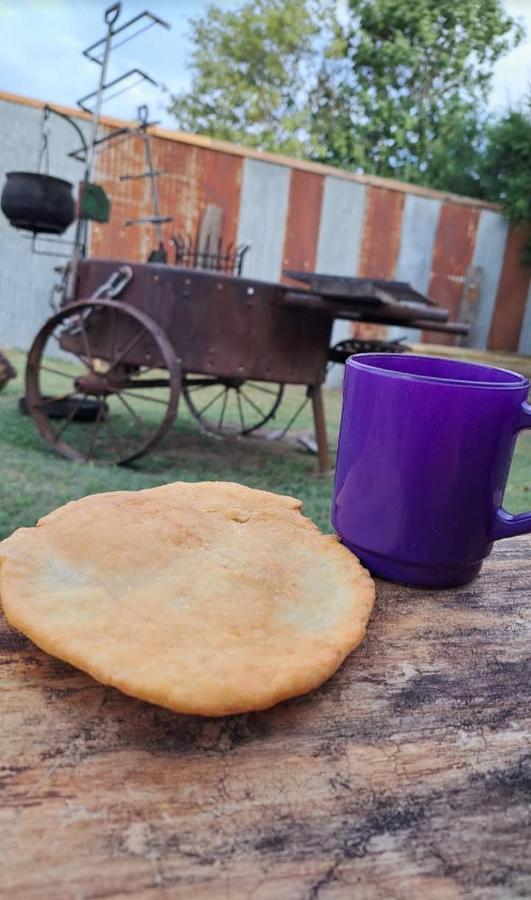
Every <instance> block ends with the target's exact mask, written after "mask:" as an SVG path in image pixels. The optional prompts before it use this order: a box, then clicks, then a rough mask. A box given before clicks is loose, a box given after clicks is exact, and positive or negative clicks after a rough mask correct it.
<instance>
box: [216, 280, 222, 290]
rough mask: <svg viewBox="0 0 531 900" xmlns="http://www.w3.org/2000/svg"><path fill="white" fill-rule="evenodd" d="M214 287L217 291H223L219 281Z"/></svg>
mask: <svg viewBox="0 0 531 900" xmlns="http://www.w3.org/2000/svg"><path fill="white" fill-rule="evenodd" d="M216 287H217V289H218V291H222V290H223V285H222V283H221V281H218V283H217V285H216Z"/></svg>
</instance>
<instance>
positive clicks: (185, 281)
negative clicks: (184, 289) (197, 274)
mask: <svg viewBox="0 0 531 900" xmlns="http://www.w3.org/2000/svg"><path fill="white" fill-rule="evenodd" d="M184 283H185V284H191V283H192V279H191V278H185V279H184Z"/></svg>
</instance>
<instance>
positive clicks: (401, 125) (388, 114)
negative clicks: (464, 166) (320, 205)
mask: <svg viewBox="0 0 531 900" xmlns="http://www.w3.org/2000/svg"><path fill="white" fill-rule="evenodd" d="M521 36H522V30H521V28H520V26H518V25H517V24H516V23H515V22H514V20H512V19H511V18H510V17H509V16H508V15H506V14H505V13H504V11H503V9H502V4H501V0H458V2H457V0H415V2H414V3H412V2H411V0H349V15H348V20H347V21H346V22H344V23H343V25H338V26H337V27H336V33H335V39H334V42H333V44H332V45H331V46H330V47H329V48H328V52H327V54H326V56H325V58H324V59H323V62H322V65H321V69H320V72H319V76H318V82H317V85H316V88H315V90H314V91H313V92H312V97H311V102H312V136H313V141H314V144H316V145H317V146H318V147H319V148H320V151H319V154H318V156H319V158H320V159H321V160H322V161H326V162H329V163H332V164H333V165H339V166H342V167H344V168H350V169H357V170H360V171H363V172H371V173H374V174H378V175H385V176H391V177H399V178H403V179H405V180H407V181H413V182H419V183H423V184H430V185H435V184H437V183H438V184H437V186H440V187H448V185H447V184H444V183H441V182H443V181H444V179H442V178H441V167H442V169H444V168H445V167H446V169H447V172H448V174H449V175H450V176H451V177H450V180H451V181H452V180H454V179H455V175H456V171H455V166H454V167H453V169H452V163H451V160H448V158H447V156H446V154H447V153H448V152H450V154H451V153H452V146H453V144H454V143H456V145H458V146H460V152H463V151H464V150H465V148H466V142H465V140H464V138H465V137H466V136H467V134H468V137H470V133H471V129H472V133H473V134H474V137H475V138H476V139H477V137H478V124H477V122H476V123H474V119H475V114H476V110H477V108H478V106H479V107H480V106H481V105H482V104H483V103H484V101H485V99H486V97H487V93H488V88H489V84H490V79H491V74H492V67H493V65H494V63H495V62H496V60H497V59H499V57H500V56H501V55H502V54H503V53H505V52H506V51H507V50H508V49H509V48H510V47H511V46H513V45H514V44H515V43H517V42H518V41H519V40H520V39H521ZM456 162H457V160H456Z"/></svg>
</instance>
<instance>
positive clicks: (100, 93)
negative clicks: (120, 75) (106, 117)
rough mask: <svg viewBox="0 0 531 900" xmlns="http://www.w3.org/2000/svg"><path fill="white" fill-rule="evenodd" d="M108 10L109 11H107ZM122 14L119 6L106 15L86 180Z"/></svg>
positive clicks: (92, 162) (90, 175) (92, 163)
mask: <svg viewBox="0 0 531 900" xmlns="http://www.w3.org/2000/svg"><path fill="white" fill-rule="evenodd" d="M107 12H108V11H107ZM119 14H120V8H118V12H117V16H116V17H115V18H113V17H112V16H107V15H106V22H107V35H106V37H105V39H104V40H105V48H104V51H103V59H102V61H101V69H100V79H99V84H98V90H97V93H96V102H95V104H94V113H93V115H92V123H91V134H90V141H89V151H88V158H87V168H86V180H87V181H90V179H91V177H92V170H93V167H94V148H95V142H96V140H97V137H98V126H99V121H100V114H101V104H102V101H103V89H104V86H105V78H106V77H107V66H108V64H109V54H110V50H111V40H112V36H113V30H112V26H113V24H114V22H115V21H116V18H117V17H118V15H119Z"/></svg>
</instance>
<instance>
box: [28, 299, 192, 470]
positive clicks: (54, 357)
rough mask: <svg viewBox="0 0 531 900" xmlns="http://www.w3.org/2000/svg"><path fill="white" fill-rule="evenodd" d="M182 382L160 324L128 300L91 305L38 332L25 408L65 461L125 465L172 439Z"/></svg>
mask: <svg viewBox="0 0 531 900" xmlns="http://www.w3.org/2000/svg"><path fill="white" fill-rule="evenodd" d="M180 381H181V368H180V363H179V360H178V359H177V357H176V355H175V351H174V349H173V347H172V345H171V343H170V341H169V339H168V337H167V336H166V334H165V333H164V332H163V331H162V329H161V328H160V327H159V325H157V323H156V322H154V321H153V319H151V318H150V317H149V316H147V315H146V314H145V313H143V312H141V311H140V310H138V309H135V308H134V307H132V306H129V305H128V304H125V303H121V302H115V301H112V300H83V301H81V302H78V303H72V304H69V305H68V306H65V307H64V308H63V309H61V310H60V311H59V312H58V313H56V314H55V315H54V316H52V317H51V318H50V319H48V321H47V322H45V324H44V325H43V327H42V328H41V330H40V331H39V333H38V334H37V336H36V338H35V340H34V342H33V344H32V347H31V350H30V352H29V355H28V362H27V367H26V397H25V403H24V406H25V409H26V411H27V412H28V413H29V414H30V415H31V416H32V418H33V419H34V421H35V423H36V425H37V428H38V429H39V432H40V434H41V436H42V437H43V438H44V439H45V440H46V441H48V443H50V444H51V445H52V447H53V448H54V450H56V451H57V452H58V453H60V454H62V455H63V456H66V457H68V458H69V459H73V460H77V461H79V462H89V461H94V462H100V463H108V464H117V465H124V464H126V463H130V462H132V461H133V460H135V459H138V458H139V457H140V456H143V455H144V454H146V453H148V452H149V451H150V450H152V449H153V448H154V447H155V445H156V444H158V442H159V441H160V440H161V439H162V437H163V436H164V435H165V434H166V432H167V431H168V429H169V427H170V425H171V423H172V422H173V419H174V418H175V413H176V411H177V404H178V400H179V393H180Z"/></svg>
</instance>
